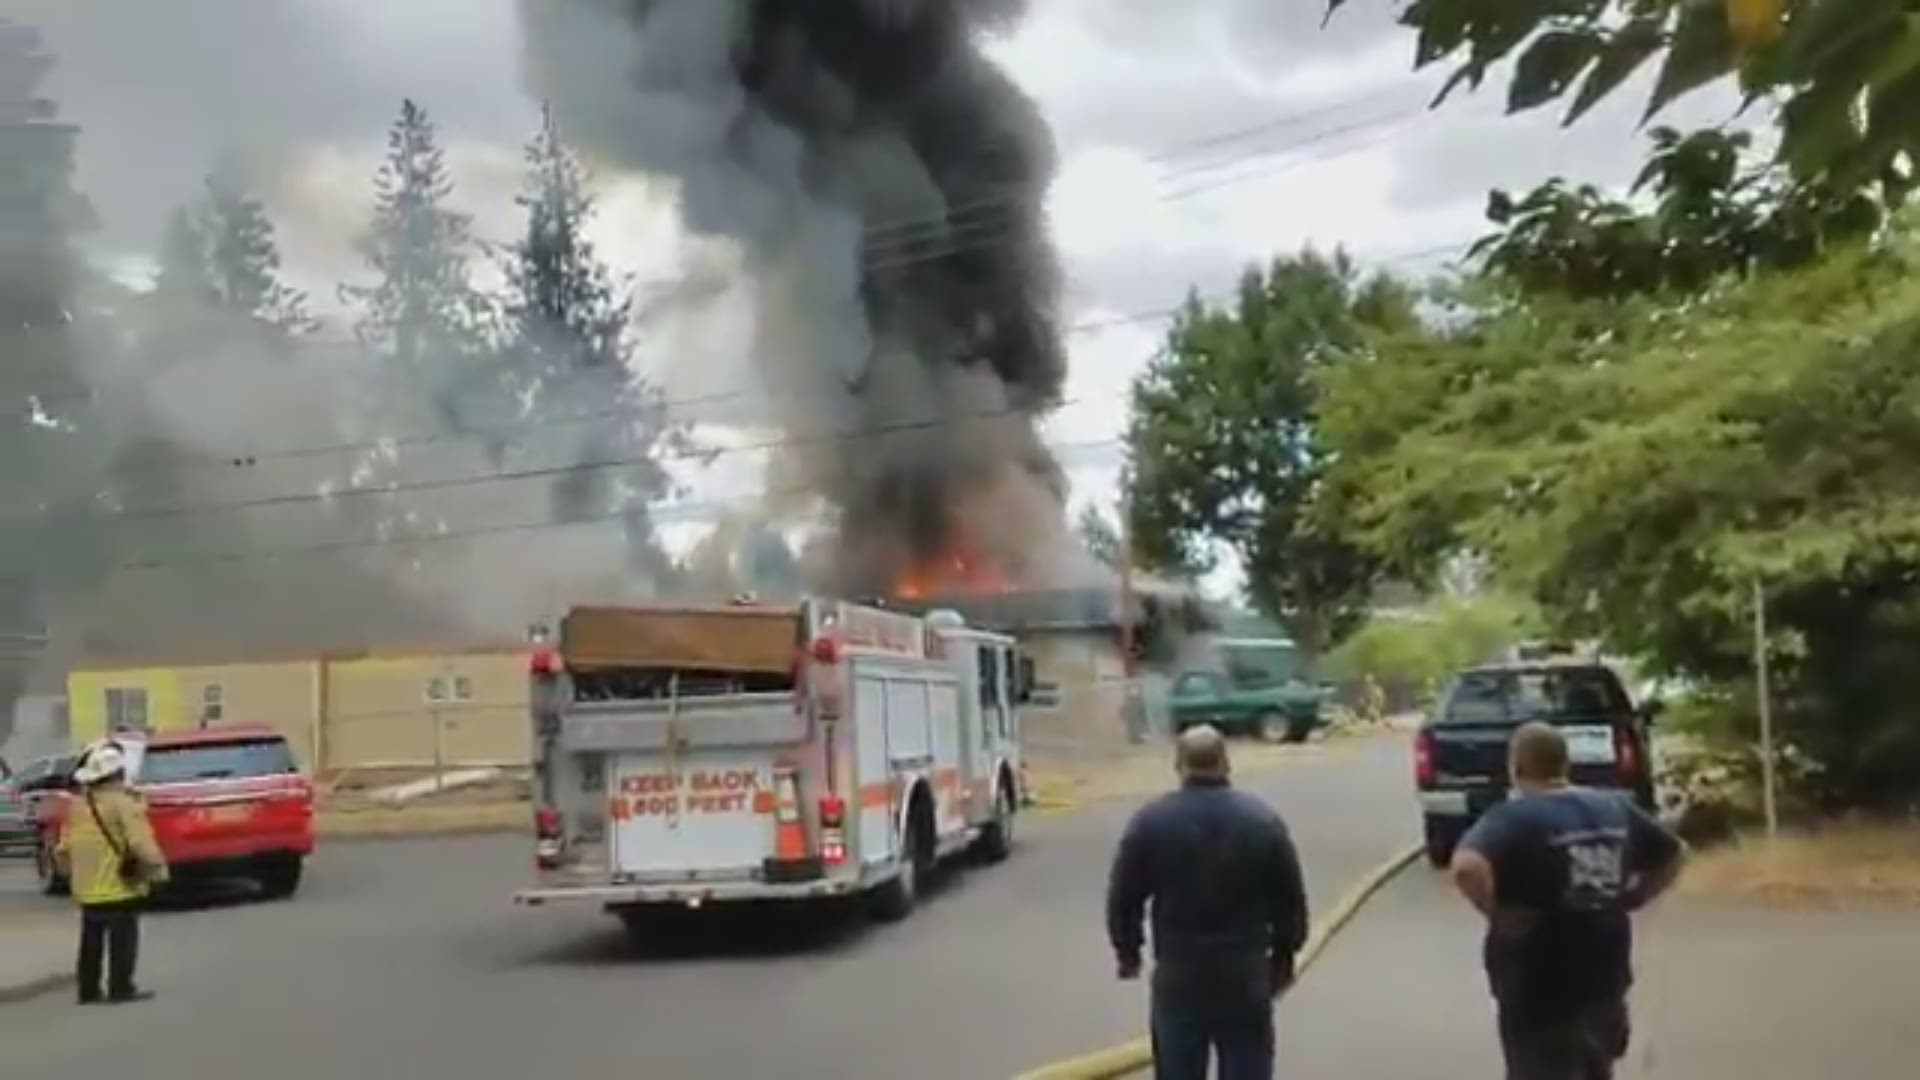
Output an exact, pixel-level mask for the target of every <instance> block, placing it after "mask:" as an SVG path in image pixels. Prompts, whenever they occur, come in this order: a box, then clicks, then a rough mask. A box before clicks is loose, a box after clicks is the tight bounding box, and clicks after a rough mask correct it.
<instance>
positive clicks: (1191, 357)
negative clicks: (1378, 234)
mask: <svg viewBox="0 0 1920 1080" xmlns="http://www.w3.org/2000/svg"><path fill="white" fill-rule="evenodd" d="M1413 323H1414V315H1413V300H1412V296H1411V294H1410V293H1409V291H1408V290H1407V289H1405V288H1404V287H1402V286H1401V285H1400V284H1398V283H1397V282H1395V281H1393V280H1391V279H1389V278H1386V277H1383V276H1379V277H1373V278H1369V279H1365V280H1362V279H1361V277H1360V275H1359V274H1358V272H1357V271H1356V270H1355V268H1354V266H1353V265H1352V263H1351V262H1350V261H1349V260H1348V259H1347V258H1346V257H1345V256H1344V255H1334V256H1332V257H1326V256H1322V255H1319V254H1317V253H1314V252H1312V251H1307V252H1303V253H1302V254H1300V255H1298V256H1293V257H1289V258H1282V259H1277V260H1275V261H1274V263H1273V264H1272V265H1271V266H1270V267H1268V268H1267V269H1265V270H1264V271H1262V270H1258V269H1255V270H1249V271H1248V272H1247V274H1246V275H1245V277H1243V279H1242V280H1241V283H1240V289H1239V294H1238V296H1237V297H1236V299H1235V301H1234V302H1233V303H1232V304H1231V305H1229V306H1227V307H1225V308H1222V309H1209V308H1207V307H1205V306H1203V305H1202V304H1201V303H1200V302H1199V301H1198V300H1197V299H1193V300H1189V301H1188V304H1187V306H1186V308H1185V309H1184V310H1183V311H1181V313H1180V314H1179V315H1178V316H1177V317H1176V318H1175V320H1174V325H1173V327H1172V328H1171V330H1170V331H1169V332H1168V336H1167V341H1166V345H1165V348H1164V351H1163V352H1162V354H1161V355H1160V356H1159V357H1157V358H1156V359H1155V360H1154V362H1153V363H1152V365H1151V366H1150V367H1149V368H1148V370H1147V372H1146V373H1145V375H1143V376H1142V377H1141V378H1140V380H1139V381H1138V382H1137V383H1136V384H1135V386H1134V390H1133V411H1132V418H1131V424H1130V427H1129V431H1128V444H1129V452H1130V462H1129V484H1130V486H1131V492H1132V493H1131V499H1130V508H1131V518H1132V520H1131V523H1130V524H1131V530H1130V531H1131V534H1132V536H1133V537H1134V543H1135V544H1137V545H1138V548H1139V550H1140V553H1141V555H1142V556H1143V557H1144V558H1145V559H1146V560H1148V561H1149V562H1150V563H1151V564H1153V565H1161V566H1182V567H1204V566H1205V565H1207V564H1208V563H1209V562H1210V555H1211V549H1212V547H1213V545H1216V544H1218V545H1224V546H1225V547H1226V548H1228V549H1230V550H1231V551H1233V552H1234V553H1235V554H1236V555H1237V556H1238V557H1239V560H1240V562H1241V565H1242V566H1243V567H1244V568H1245V571H1246V576H1247V582H1248V592H1249V593H1250V595H1251V598H1252V600H1253V602H1254V603H1255V604H1256V605H1257V606H1259V607H1260V608H1261V609H1262V610H1264V611H1266V612H1268V613H1270V614H1272V615H1274V616H1275V617H1277V618H1280V619H1281V620H1283V621H1284V622H1285V623H1286V624H1287V627H1288V630H1289V631H1290V632H1291V633H1292V635H1293V637H1294V640H1295V641H1297V642H1299V643H1300V645H1301V648H1302V649H1303V651H1305V652H1307V653H1308V654H1309V655H1318V654H1320V653H1322V652H1324V651H1325V650H1326V649H1327V648H1328V647H1330V646H1331V645H1332V644H1334V643H1335V642H1337V641H1338V640H1339V639H1340V637H1341V636H1342V635H1343V634H1344V633H1345V632H1346V631H1347V630H1348V629H1350V628H1351V627H1352V626H1353V625H1354V623H1355V620H1356V619H1357V618H1358V617H1359V615H1360V614H1361V613H1362V611H1363V610H1364V606H1365V601H1366V597H1367V595H1368V593H1369V590H1370V589H1371V587H1372V585H1373V584H1374V582H1375V580H1376V576H1377V574H1376V571H1377V565H1376V563H1375V561H1374V559H1373V558H1372V557H1371V556H1370V555H1369V554H1368V553H1367V552H1366V551H1364V550H1362V549H1361V548H1359V547H1358V546H1356V545H1355V544H1353V543H1352V542H1350V539H1349V538H1348V536H1347V535H1346V533H1345V526H1344V519H1345V516H1346V515H1345V508H1344V500H1345V495H1344V493H1343V492H1342V490H1341V489H1340V488H1339V487H1337V486H1336V485H1334V484H1331V483H1329V482H1328V481H1329V467H1330V465H1331V459H1330V456H1329V453H1328V446H1327V444H1326V442H1325V440H1324V439H1323V437H1322V432H1321V429H1320V396H1319V391H1318V379H1319V377H1320V375H1321V374H1322V373H1323V372H1324V371H1326V370H1327V369H1329V368H1333V367H1338V366H1340V365H1341V364H1342V363H1345V362H1347V361H1348V360H1349V359H1350V358H1352V357H1354V356H1355V355H1357V354H1360V353H1363V352H1364V351H1365V350H1366V347H1367V343H1368V340H1369V337H1370V335H1372V334H1374V333H1377V332H1384V331H1388V330H1400V329H1406V328H1408V327H1410V326H1411V325H1413Z"/></svg>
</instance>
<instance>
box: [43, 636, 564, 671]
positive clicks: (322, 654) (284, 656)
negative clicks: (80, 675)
mask: <svg viewBox="0 0 1920 1080" xmlns="http://www.w3.org/2000/svg"><path fill="white" fill-rule="evenodd" d="M529 648H530V646H528V645H527V644H526V643H525V642H520V641H515V642H506V641H491V642H489V641H482V642H479V643H470V644H464V645H395V646H387V647H358V648H343V649H289V650H280V651H274V650H262V651H258V652H223V651H221V650H217V649H208V650H205V651H201V652H180V653H172V654H168V655H131V654H130V655H125V656H114V655H106V656H93V657H87V658H85V659H81V660H77V661H75V662H74V663H73V664H72V665H71V666H70V667H69V669H68V670H70V671H133V670H138V669H144V668H208V667H233V666H236V665H242V664H309V663H320V662H325V663H329V664H340V663H351V662H353V661H355V660H424V659H431V658H433V657H437V656H504V655H518V654H522V653H525V652H527V651H528V649H529Z"/></svg>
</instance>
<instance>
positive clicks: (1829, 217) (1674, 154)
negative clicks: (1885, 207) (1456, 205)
mask: <svg viewBox="0 0 1920 1080" xmlns="http://www.w3.org/2000/svg"><path fill="white" fill-rule="evenodd" d="M1751 141H1752V137H1751V136H1750V135H1748V134H1747V133H1745V132H1733V131H1723V130H1720V129H1714V128H1709V129H1705V130H1701V131H1695V132H1692V133H1690V134H1686V135H1682V134H1681V133H1680V132H1678V131H1676V130H1674V129H1672V128H1666V127H1662V128H1656V129H1655V130H1654V131H1653V132H1652V142H1653V150H1652V153H1651V155H1650V157H1649V159H1648V162H1647V165H1646V168H1645V169H1644V170H1642V172H1641V174H1640V177H1639V179H1638V180H1637V181H1636V182H1635V184H1634V187H1633V191H1632V193H1631V194H1632V195H1639V194H1643V193H1644V194H1645V195H1647V196H1649V197H1650V198H1648V199H1647V200H1644V201H1632V200H1631V198H1629V199H1617V198H1613V197H1610V196H1607V195H1603V194H1602V193H1601V192H1600V191H1599V190H1598V189H1596V188H1594V187H1592V186H1591V185H1578V186H1575V185H1571V184H1568V183H1567V182H1566V181H1564V180H1561V179H1558V178H1556V179H1553V180H1549V181H1547V182H1546V183H1545V184H1542V185H1541V186H1540V187H1538V188H1535V189H1534V190H1533V191H1532V192H1530V193H1529V194H1527V195H1525V196H1523V197H1521V198H1519V199H1515V198H1514V197H1513V196H1510V195H1508V194H1507V193H1506V192H1504V191H1495V192H1494V193H1493V195H1492V197H1491V198H1490V199H1489V201H1488V208H1487V216H1488V218H1489V219H1490V220H1491V221H1492V222H1493V223H1494V224H1495V225H1496V226H1498V227H1499V231H1497V232H1495V233H1494V234H1492V235H1490V236H1488V237H1486V238H1484V239H1482V240H1481V241H1480V242H1479V243H1478V244H1476V245H1475V246H1474V248H1473V250H1472V251H1471V252H1470V258H1471V259H1474V260H1478V261H1479V264H1480V265H1481V267H1482V268H1484V269H1485V270H1487V271H1490V272H1492V273H1494V274H1496V275H1499V276H1503V277H1506V278H1509V279H1511V280H1512V281H1513V282H1515V283H1516V284H1517V285H1519V286H1520V287H1521V288H1522V289H1525V290H1528V291H1531V292H1556V293H1562V294H1566V295H1570V296H1574V297H1583V298H1607V297H1625V296H1633V295H1639V294H1643V293H1652V292H1663V291H1664V292H1676V293H1692V292H1697V291H1699V290H1701V289H1704V288H1706V287H1707V286H1708V285H1709V284H1711V283H1712V282H1713V281H1714V280H1715V279H1717V278H1719V277H1722V276H1724V275H1727V274H1745V273H1749V272H1752V271H1754V270H1762V269H1782V268H1787V267H1793V266H1801V265H1805V264H1806V263H1808V262H1811V261H1813V260H1814V259H1816V258H1819V257H1820V256H1821V255H1823V254H1825V253H1826V252H1827V251H1828V250H1829V249H1830V248H1831V247H1832V246H1833V245H1834V244H1840V243H1848V242H1857V241H1861V240H1864V239H1867V238H1870V237H1872V236H1873V235H1874V234H1875V232H1876V231H1877V230H1878V229H1879V228H1880V227H1881V225H1882V224H1883V220H1884V215H1883V213H1882V209H1881V205H1880V203H1879V201H1878V200H1877V199H1876V198H1875V197H1874V196H1873V195H1871V194H1870V193H1867V192H1863V191H1855V192H1851V193H1843V194H1838V195H1833V194H1829V193H1828V192H1827V191H1826V189H1825V188H1823V187H1822V186H1820V185H1798V184H1794V183H1793V182H1792V181H1791V179H1790V178H1789V177H1788V176H1786V175H1785V171H1784V170H1783V169H1781V168H1779V167H1778V166H1775V165H1772V164H1770V163H1768V162H1766V161H1764V160H1760V159H1757V158H1756V157H1754V156H1753V155H1752V154H1751Z"/></svg>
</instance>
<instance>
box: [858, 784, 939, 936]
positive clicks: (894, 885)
mask: <svg viewBox="0 0 1920 1080" xmlns="http://www.w3.org/2000/svg"><path fill="white" fill-rule="evenodd" d="M931 831H932V816H931V811H929V810H928V809H927V807H926V803H925V800H924V798H922V797H918V796H916V797H915V800H914V807H913V810H912V812H911V813H909V814H908V815H907V828H906V830H905V831H904V832H902V833H901V836H900V856H899V858H900V872H899V873H898V874H895V875H894V876H893V878H892V879H891V880H889V881H888V882H887V883H886V884H885V885H882V886H880V888H878V889H876V890H874V894H873V915H874V918H877V919H879V920H880V921H881V922H899V921H900V920H901V919H904V918H906V917H907V916H908V915H911V914H913V908H914V905H915V904H917V903H919V901H920V886H921V884H922V883H924V882H925V881H926V875H927V871H928V870H929V869H931V863H932V862H933V859H932V855H933V849H932V843H931V838H930V837H929V836H927V835H926V834H927V833H929V832H931Z"/></svg>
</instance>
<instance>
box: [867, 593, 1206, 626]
mask: <svg viewBox="0 0 1920 1080" xmlns="http://www.w3.org/2000/svg"><path fill="white" fill-rule="evenodd" d="M892 606H894V607H896V608H899V609H901V610H904V611H914V612H919V613H925V612H929V611H937V610H940V609H942V608H948V609H951V610H954V611H957V612H959V613H960V614H961V615H962V616H963V617H964V618H965V619H966V620H967V622H968V623H969V624H971V625H976V626H983V627H988V628H991V629H995V630H1001V631H1005V632H1008V633H1023V632H1033V631H1067V630H1081V631H1103V632H1110V631H1116V630H1118V629H1119V628H1120V624H1121V611H1122V608H1123V598H1122V596H1121V592H1120V590H1119V588H1118V587H1116V586H1092V587H1087V588H1077V589H1029V590H1022V591H1019V592H1005V593H971V594H965V595H957V596H931V597H926V598H923V599H920V600H914V601H895V602H894V603H893V605H892ZM1133 607H1134V608H1135V609H1136V610H1135V611H1134V612H1133V614H1132V621H1133V622H1134V623H1135V624H1136V625H1139V624H1142V623H1148V622H1153V621H1155V620H1156V619H1162V618H1167V617H1169V616H1172V615H1184V616H1186V617H1187V618H1188V619H1189V620H1200V621H1202V622H1204V623H1206V624H1208V625H1211V622H1212V615H1211V610H1210V605H1208V604H1207V603H1206V601H1204V600H1203V599H1201V597H1199V596H1198V595H1197V594H1193V593H1186V592H1179V591H1174V590H1169V589H1164V588H1162V589H1149V588H1141V589H1138V590H1136V591H1135V592H1134V594H1133Z"/></svg>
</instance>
